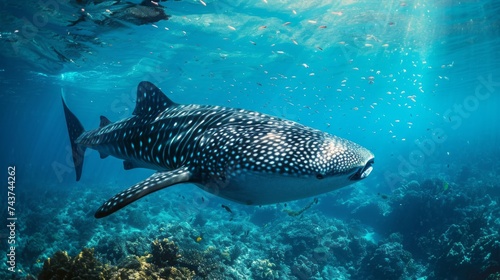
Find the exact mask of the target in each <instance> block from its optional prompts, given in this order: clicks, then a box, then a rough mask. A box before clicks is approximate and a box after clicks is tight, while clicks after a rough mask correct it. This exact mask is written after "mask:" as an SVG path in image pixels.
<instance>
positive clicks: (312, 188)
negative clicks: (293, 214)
mask: <svg viewBox="0 0 500 280" xmlns="http://www.w3.org/2000/svg"><path fill="white" fill-rule="evenodd" d="M282 123H283V124H285V125H281V124H282ZM282 123H279V125H276V124H275V123H272V124H271V125H269V124H268V125H258V126H253V127H250V128H249V127H244V128H241V129H239V128H234V127H231V126H227V127H225V128H222V129H220V130H218V131H216V132H214V133H213V134H211V136H210V137H208V138H207V139H206V140H205V143H206V145H204V152H202V153H201V155H200V158H201V161H202V162H203V164H202V165H201V168H202V170H203V172H206V173H207V174H211V175H209V176H207V178H209V179H207V181H205V183H204V185H205V186H215V187H213V188H214V190H211V191H212V192H214V193H216V194H217V195H220V196H222V197H225V198H228V199H231V200H234V201H237V202H240V203H244V204H270V203H276V202H283V201H289V200H294V199H300V198H305V197H310V196H312V195H318V194H321V193H325V192H329V191H332V190H336V189H339V188H342V187H345V186H348V185H350V184H353V183H355V182H357V181H359V180H362V179H364V178H366V177H368V175H369V174H370V172H371V171H372V169H373V167H372V166H373V163H374V155H373V154H372V153H371V152H370V151H369V150H368V149H366V148H364V147H362V146H360V145H358V144H356V143H354V142H351V141H349V140H346V139H343V138H340V137H337V136H333V135H330V134H328V133H325V132H321V131H319V130H315V129H310V128H307V127H304V126H301V125H298V124H296V123H293V122H287V121H283V122H282ZM280 125H281V126H280ZM208 189H210V188H208ZM209 191H210V190H209Z"/></svg>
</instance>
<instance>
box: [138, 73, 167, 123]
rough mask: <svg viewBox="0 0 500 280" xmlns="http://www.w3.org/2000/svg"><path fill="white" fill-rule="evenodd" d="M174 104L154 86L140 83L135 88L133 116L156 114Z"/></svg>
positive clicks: (148, 83)
mask: <svg viewBox="0 0 500 280" xmlns="http://www.w3.org/2000/svg"><path fill="white" fill-rule="evenodd" d="M173 105H175V103H174V102H173V101H172V100H170V99H168V97H167V96H165V94H164V93H163V92H162V91H161V90H160V89H159V88H157V87H156V86H155V85H153V84H152V83H150V82H146V81H143V82H140V83H139V86H137V101H136V104H135V109H134V113H133V114H134V115H136V116H146V115H153V114H157V113H159V112H161V111H164V110H165V109H167V108H168V107H170V106H173Z"/></svg>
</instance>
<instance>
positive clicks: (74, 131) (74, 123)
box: [62, 98, 85, 181]
mask: <svg viewBox="0 0 500 280" xmlns="http://www.w3.org/2000/svg"><path fill="white" fill-rule="evenodd" d="M62 103H63V107H64V116H65V117H66V125H67V126H68V133H69V140H70V141H71V152H72V154H73V163H74V164H75V172H76V180H77V181H79V180H80V177H81V176H82V167H83V155H84V154H85V147H84V146H82V145H79V144H78V143H76V139H78V137H80V135H82V133H83V132H84V131H85V129H83V126H82V124H81V123H80V121H79V120H78V119H77V118H76V116H75V115H74V114H73V113H72V112H71V111H70V110H69V109H68V106H66V103H65V102H64V98H62Z"/></svg>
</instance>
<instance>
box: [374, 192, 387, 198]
mask: <svg viewBox="0 0 500 280" xmlns="http://www.w3.org/2000/svg"><path fill="white" fill-rule="evenodd" d="M377 195H379V196H380V197H381V198H382V199H388V198H389V196H388V195H386V194H383V193H382V194H381V193H377Z"/></svg>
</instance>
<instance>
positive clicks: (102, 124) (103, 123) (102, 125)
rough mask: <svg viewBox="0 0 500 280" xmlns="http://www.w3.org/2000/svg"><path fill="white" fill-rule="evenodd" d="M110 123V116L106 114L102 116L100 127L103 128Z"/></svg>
mask: <svg viewBox="0 0 500 280" xmlns="http://www.w3.org/2000/svg"><path fill="white" fill-rule="evenodd" d="M110 123H111V121H110V120H109V119H108V118H106V117H105V116H101V123H100V124H99V128H103V127H105V126H107V125H108V124H110Z"/></svg>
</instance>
